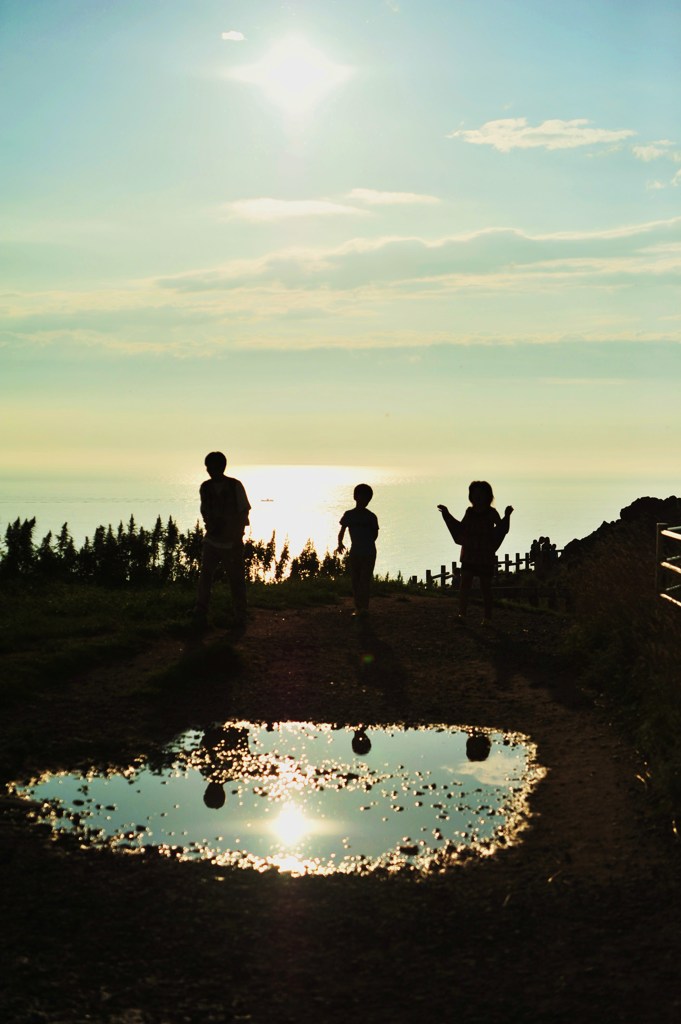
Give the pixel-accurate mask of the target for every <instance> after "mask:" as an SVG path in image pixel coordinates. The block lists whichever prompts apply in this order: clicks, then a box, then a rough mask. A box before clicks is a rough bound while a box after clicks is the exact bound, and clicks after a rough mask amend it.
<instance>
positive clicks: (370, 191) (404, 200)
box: [348, 188, 440, 206]
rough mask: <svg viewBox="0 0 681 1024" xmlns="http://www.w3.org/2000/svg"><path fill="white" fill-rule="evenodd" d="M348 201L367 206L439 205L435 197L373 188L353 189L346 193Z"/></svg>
mask: <svg viewBox="0 0 681 1024" xmlns="http://www.w3.org/2000/svg"><path fill="white" fill-rule="evenodd" d="M348 199H351V200H352V201H354V202H358V203H367V204H368V205H369V206H399V205H410V204H422V205H426V204H433V203H439V202H440V200H439V199H438V198H437V196H429V195H423V194H422V193H419V192H381V191H379V190H378V189H375V188H353V189H352V191H351V192H348Z"/></svg>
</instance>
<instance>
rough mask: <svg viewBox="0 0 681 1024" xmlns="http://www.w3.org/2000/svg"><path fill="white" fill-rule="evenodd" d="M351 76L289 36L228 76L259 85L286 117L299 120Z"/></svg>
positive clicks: (322, 55)
mask: <svg viewBox="0 0 681 1024" xmlns="http://www.w3.org/2000/svg"><path fill="white" fill-rule="evenodd" d="M351 75H352V68H350V67H346V66H344V65H341V64H334V63H333V61H331V60H329V59H328V57H326V56H325V55H324V54H323V53H322V52H321V51H320V50H317V49H315V48H314V47H313V46H311V45H310V44H309V43H308V42H307V41H306V40H305V39H302V38H301V37H299V36H288V37H287V38H286V39H282V40H281V41H280V42H279V43H277V44H276V45H275V46H273V47H272V49H271V50H269V52H268V53H266V54H265V55H264V57H262V59H261V60H259V61H258V62H257V64H248V65H244V66H243V67H240V68H235V70H234V71H232V72H231V75H230V77H231V78H234V79H236V80H237V81H239V82H248V83H250V84H252V85H257V86H259V88H260V89H262V91H263V93H264V94H265V96H267V98H268V99H269V100H271V102H272V103H275V104H276V105H277V106H279V107H280V108H281V109H282V110H283V111H284V113H285V114H286V115H287V116H289V117H295V118H298V117H303V116H305V115H306V114H309V113H311V112H312V111H313V110H314V109H315V107H317V106H318V105H319V104H320V103H321V102H322V100H324V99H325V98H326V97H327V96H328V94H329V93H330V92H332V91H333V90H334V89H335V88H337V86H339V85H341V84H342V83H343V82H345V81H346V80H347V79H348V78H349V77H350V76H351Z"/></svg>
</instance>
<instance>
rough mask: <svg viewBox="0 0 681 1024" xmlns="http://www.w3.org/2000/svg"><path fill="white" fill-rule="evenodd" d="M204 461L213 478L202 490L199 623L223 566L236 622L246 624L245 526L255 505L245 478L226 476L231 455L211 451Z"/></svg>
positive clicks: (207, 481) (203, 618) (198, 594)
mask: <svg viewBox="0 0 681 1024" xmlns="http://www.w3.org/2000/svg"><path fill="white" fill-rule="evenodd" d="M204 462H205V466H206V469H207V470H208V476H209V477H210V479H209V480H204V482H203V483H202V484H201V487H200V490H199V494H200V497H201V517H202V519H203V521H204V523H205V527H206V532H205V536H204V541H203V551H202V553H201V572H200V575H199V587H198V592H197V595H196V609H195V612H194V620H195V622H196V624H197V625H201V626H203V625H205V623H206V620H207V615H208V606H209V604H210V594H211V588H212V586H213V577H214V575H215V571H216V570H217V568H218V567H219V566H222V567H223V568H224V570H225V572H226V575H227V579H228V581H229V587H230V590H231V593H232V602H233V604H234V615H235V619H236V622H237V624H238V625H243V624H244V623H245V621H246V576H245V570H244V530H245V529H246V527H247V525H248V513H249V510H250V508H251V506H250V504H249V501H248V497H247V496H246V491H245V490H244V485H243V484H242V483H241V481H240V480H236V479H235V478H234V477H231V476H225V468H226V466H227V459H226V458H225V456H224V455H223V454H222V452H209V453H208V455H206V458H205V460H204Z"/></svg>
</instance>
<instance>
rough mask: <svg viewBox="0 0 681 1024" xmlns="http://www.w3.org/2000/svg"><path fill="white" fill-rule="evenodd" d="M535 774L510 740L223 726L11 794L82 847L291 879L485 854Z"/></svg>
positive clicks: (298, 726)
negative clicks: (144, 756) (107, 767)
mask: <svg viewBox="0 0 681 1024" xmlns="http://www.w3.org/2000/svg"><path fill="white" fill-rule="evenodd" d="M544 774H545V772H544V769H543V768H541V767H540V766H539V765H538V764H537V762H536V750H535V747H534V744H532V743H531V742H530V741H529V740H528V739H527V737H524V736H519V735H516V734H506V733H501V732H494V731H491V730H467V729H465V728H454V727H449V726H431V727H429V728H406V727H402V726H387V727H382V728H375V727H371V728H364V727H361V726H359V727H357V728H354V729H353V728H348V727H338V726H331V725H318V724H312V723H309V722H283V723H279V724H276V725H272V724H267V725H266V724H261V723H253V722H237V721H231V722H226V723H224V724H222V725H219V726H214V727H212V728H210V729H209V730H207V731H206V732H205V733H202V732H197V731H189V732H186V733H183V734H182V735H181V736H179V737H178V739H177V740H176V741H175V742H174V743H173V744H172V746H170V747H168V748H167V749H166V750H165V751H164V752H163V754H162V755H161V756H160V757H159V759H158V761H157V762H154V761H153V760H150V761H147V762H143V761H140V762H139V763H135V764H132V765H130V766H129V768H127V769H126V770H124V771H121V770H115V771H114V770H111V771H108V772H99V773H95V772H94V771H93V772H91V773H80V774H79V773H68V774H67V773H64V774H54V775H47V774H46V775H44V776H43V777H41V778H39V779H37V780H32V781H31V782H29V783H26V784H20V783H16V784H14V786H13V787H12V789H13V791H14V792H15V793H16V794H17V795H19V796H22V797H26V798H28V799H30V800H33V801H36V802H37V803H38V804H39V805H40V807H39V810H37V812H36V817H37V818H38V819H39V820H41V821H45V820H48V821H49V822H50V823H51V825H52V827H53V829H54V830H55V832H61V831H69V832H72V833H75V835H76V836H77V837H78V838H79V840H80V841H81V842H82V843H83V844H90V845H95V846H102V845H108V846H111V847H113V848H115V849H119V850H125V851H137V852H143V851H144V850H146V849H149V848H150V847H155V848H157V849H158V850H159V851H160V852H161V853H164V854H166V855H168V856H176V857H179V858H182V859H199V858H203V859H207V860H210V861H211V862H212V863H215V864H218V865H225V866H227V865H230V866H237V867H247V868H254V869H256V870H265V869H267V868H275V869H278V870H280V871H286V872H290V873H291V874H295V875H302V874H332V873H334V872H345V873H351V872H366V871H372V870H376V869H384V870H388V871H394V870H398V869H401V868H406V867H411V868H412V869H417V870H419V871H427V870H433V869H439V868H443V867H446V866H447V865H448V864H450V863H451V862H452V860H455V859H457V858H460V857H461V856H462V855H465V854H466V852H468V853H469V854H470V853H472V852H474V853H476V854H478V855H481V856H488V855H490V854H492V853H494V852H495V851H496V850H497V849H499V848H500V847H502V846H505V845H508V844H509V843H512V842H514V841H517V839H518V836H519V833H520V832H521V831H522V829H523V828H524V827H525V825H526V824H527V816H528V810H527V798H528V796H529V793H530V792H531V790H532V789H533V788H534V787H535V786H536V784H537V783H538V781H539V780H540V779H541V778H542V777H543V776H544Z"/></svg>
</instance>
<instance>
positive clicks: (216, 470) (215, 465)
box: [203, 452, 227, 477]
mask: <svg viewBox="0 0 681 1024" xmlns="http://www.w3.org/2000/svg"><path fill="white" fill-rule="evenodd" d="M203 462H204V465H205V467H206V469H207V470H208V476H210V477H216V476H222V474H223V473H224V471H225V466H226V465H227V459H226V458H225V456H224V455H223V454H222V452H208V455H206V457H205V459H204V460H203Z"/></svg>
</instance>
